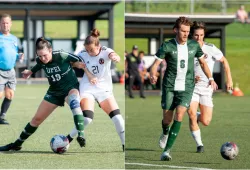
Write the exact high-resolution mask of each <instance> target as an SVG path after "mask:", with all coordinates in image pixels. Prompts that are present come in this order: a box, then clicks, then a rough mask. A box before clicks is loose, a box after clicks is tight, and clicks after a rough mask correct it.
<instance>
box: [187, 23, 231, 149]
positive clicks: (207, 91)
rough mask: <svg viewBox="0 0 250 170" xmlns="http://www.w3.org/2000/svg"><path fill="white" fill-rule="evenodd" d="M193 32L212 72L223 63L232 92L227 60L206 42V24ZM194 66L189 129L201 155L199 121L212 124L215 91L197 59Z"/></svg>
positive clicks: (227, 83)
mask: <svg viewBox="0 0 250 170" xmlns="http://www.w3.org/2000/svg"><path fill="white" fill-rule="evenodd" d="M191 30H192V31H191V32H192V38H193V39H194V40H196V41H197V42H198V43H199V44H200V47H201V49H202V51H203V53H204V54H205V57H204V58H205V61H206V62H207V65H208V67H209V69H210V71H211V72H213V68H214V64H215V61H219V62H221V63H222V65H223V66H224V70H225V75H226V79H227V82H226V86H227V90H231V89H232V87H233V81H232V76H231V72H230V67H229V64H228V61H227V59H226V58H225V57H224V55H223V53H222V52H221V51H220V50H219V49H218V48H217V47H216V46H215V45H213V44H210V43H207V42H204V37H205V32H206V26H205V23H204V22H196V21H195V22H194V25H193V26H192V28H191ZM194 66H195V67H194V68H195V76H196V79H197V83H196V84H195V88H194V93H193V97H192V100H191V103H190V108H189V109H188V114H189V127H190V131H191V134H192V136H193V138H194V140H195V141H196V144H197V152H198V153H201V152H204V147H203V143H202V140H201V132H200V128H199V125H198V123H197V120H198V121H199V122H201V123H202V124H203V125H204V126H208V125H209V124H210V121H211V120H212V113H213V98H212V95H213V89H212V88H211V86H208V85H209V80H208V78H207V77H206V75H205V74H204V72H203V71H202V69H201V67H200V64H199V61H198V60H197V59H195V63H194ZM198 107H199V108H200V112H197V109H198Z"/></svg>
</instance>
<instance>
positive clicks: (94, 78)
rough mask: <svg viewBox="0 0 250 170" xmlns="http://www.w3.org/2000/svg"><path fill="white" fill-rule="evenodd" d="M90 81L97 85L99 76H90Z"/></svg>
mask: <svg viewBox="0 0 250 170" xmlns="http://www.w3.org/2000/svg"><path fill="white" fill-rule="evenodd" d="M89 82H90V84H92V85H96V84H97V82H98V79H97V77H94V76H93V77H90V78H89Z"/></svg>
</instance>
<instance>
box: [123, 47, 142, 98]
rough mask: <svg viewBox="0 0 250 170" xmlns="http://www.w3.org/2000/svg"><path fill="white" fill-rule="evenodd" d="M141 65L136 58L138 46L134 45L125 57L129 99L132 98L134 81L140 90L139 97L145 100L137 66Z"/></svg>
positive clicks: (137, 57)
mask: <svg viewBox="0 0 250 170" xmlns="http://www.w3.org/2000/svg"><path fill="white" fill-rule="evenodd" d="M140 63H141V60H140V58H139V56H138V46H137V45H134V46H133V48H132V52H131V53H130V54H128V55H127V56H126V64H125V66H126V68H125V69H126V70H127V72H128V76H129V86H128V93H129V97H130V98H134V95H133V92H132V88H133V85H134V82H135V81H136V82H137V83H138V85H139V88H140V97H141V98H145V95H144V86H143V83H142V82H141V77H140V73H139V70H138V65H139V64H140Z"/></svg>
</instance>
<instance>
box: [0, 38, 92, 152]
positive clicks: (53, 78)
mask: <svg viewBox="0 0 250 170" xmlns="http://www.w3.org/2000/svg"><path fill="white" fill-rule="evenodd" d="M36 53H37V56H38V57H37V58H36V62H37V64H36V65H35V66H34V67H33V68H32V69H31V70H24V71H23V72H22V74H23V77H24V78H28V77H29V76H30V75H31V74H33V73H36V72H37V71H38V70H40V69H43V70H44V72H45V74H46V76H47V78H48V81H49V84H50V86H49V89H48V91H47V93H46V94H45V96H44V99H43V101H42V102H41V104H40V106H39V107H38V109H37V112H36V114H35V115H34V117H33V118H32V120H31V121H30V122H29V123H28V124H27V125H26V127H25V128H24V130H23V131H22V133H21V134H20V136H19V138H18V139H17V140H16V141H15V142H14V143H10V144H8V145H5V146H2V147H0V151H9V150H16V151H17V150H20V149H21V146H22V144H23V142H24V141H25V140H26V139H27V138H28V137H29V136H30V135H32V134H33V133H34V132H35V131H36V129H37V128H38V126H39V125H40V124H41V123H42V122H43V121H44V120H45V119H46V118H47V117H48V116H49V115H50V114H51V113H52V112H53V111H54V110H55V109H56V108H57V107H58V106H64V102H65V101H66V102H67V103H68V105H69V106H70V109H71V111H72V113H73V117H74V122H75V127H76V129H77V131H78V137H77V141H78V143H79V144H80V146H81V147H83V146H85V139H84V134H83V129H84V120H83V114H82V110H81V107H80V96H79V91H78V89H79V83H78V80H77V77H76V75H75V73H74V71H73V69H72V66H71V63H75V62H79V61H81V59H80V58H79V57H77V56H75V55H73V54H70V53H67V52H64V51H52V46H51V43H50V42H49V41H47V40H45V39H44V38H38V39H37V41H36ZM85 71H87V70H86V69H85ZM88 73H89V72H88Z"/></svg>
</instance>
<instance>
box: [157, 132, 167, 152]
mask: <svg viewBox="0 0 250 170" xmlns="http://www.w3.org/2000/svg"><path fill="white" fill-rule="evenodd" d="M167 140H168V135H164V134H163V133H162V134H161V136H160V139H159V146H160V148H161V149H164V148H165V146H166V144H167Z"/></svg>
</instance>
